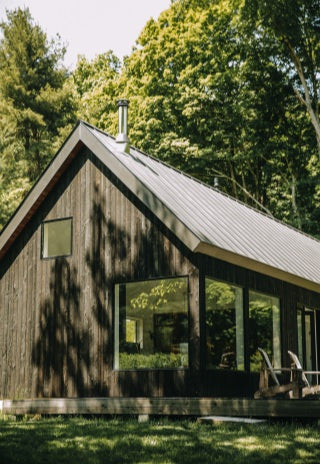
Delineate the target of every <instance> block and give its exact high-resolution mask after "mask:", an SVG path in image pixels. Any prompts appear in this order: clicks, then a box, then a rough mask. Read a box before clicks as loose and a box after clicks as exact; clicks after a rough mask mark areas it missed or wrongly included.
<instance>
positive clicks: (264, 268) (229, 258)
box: [193, 242, 320, 293]
mask: <svg viewBox="0 0 320 464" xmlns="http://www.w3.org/2000/svg"><path fill="white" fill-rule="evenodd" d="M193 251H194V252H195V253H202V254H205V255H208V256H212V257H213V258H217V259H221V260H222V261H226V262H228V263H231V264H235V265H236V266H241V267H244V268H246V269H250V270H251V271H255V272H259V273H260V274H264V275H267V276H269V277H273V278H276V279H279V280H282V281H284V282H287V283H289V284H292V285H296V286H298V287H302V288H305V289H307V290H311V291H314V292H317V293H320V283H317V282H314V281H311V280H307V279H304V278H302V277H299V276H297V275H294V274H291V273H290V272H286V271H284V270H281V269H278V268H275V267H272V266H270V265H268V264H264V263H262V262H259V261H255V260H253V259H251V258H248V257H246V256H242V255H239V254H236V253H233V252H231V251H228V250H224V249H222V248H219V247H217V246H215V245H211V244H209V243H204V242H201V243H199V245H198V246H197V247H196V248H195V249H194V250H193Z"/></svg>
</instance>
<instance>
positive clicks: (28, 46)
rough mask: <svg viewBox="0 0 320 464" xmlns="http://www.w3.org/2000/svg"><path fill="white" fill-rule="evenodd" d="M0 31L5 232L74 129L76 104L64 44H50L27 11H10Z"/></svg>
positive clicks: (0, 182)
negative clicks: (63, 137) (64, 134)
mask: <svg viewBox="0 0 320 464" xmlns="http://www.w3.org/2000/svg"><path fill="white" fill-rule="evenodd" d="M0 29H1V32H2V38H1V40H0V133H1V140H0V165H1V174H0V198H1V200H2V201H1V204H0V226H1V224H2V225H3V223H4V221H5V220H7V219H8V217H9V215H10V214H11V213H12V212H13V210H14V209H15V207H16V206H17V204H18V203H19V202H20V201H21V199H22V198H23V196H24V195H25V193H26V191H27V190H29V188H30V186H31V185H32V183H33V182H34V181H35V179H36V178H37V177H38V176H39V175H40V173H41V172H42V171H43V169H44V167H45V165H46V164H47V163H48V161H49V160H50V159H51V157H52V155H53V154H54V149H55V148H56V147H57V144H58V143H59V141H61V135H62V134H61V131H62V129H63V128H65V127H67V126H69V129H70V127H71V126H70V124H71V123H72V122H73V121H74V111H75V103H74V94H73V92H72V91H71V89H70V85H69V83H68V82H67V77H68V76H67V71H66V69H65V68H64V67H63V66H62V65H61V60H62V58H63V56H64V53H65V49H64V47H63V45H61V43H60V40H59V38H57V39H55V40H52V41H48V39H47V36H46V34H45V33H44V32H43V31H42V30H41V28H40V26H38V25H36V24H35V23H34V21H33V19H32V17H31V14H30V12H29V10H28V9H20V8H18V9H17V10H14V11H7V21H6V22H2V23H1V24H0Z"/></svg>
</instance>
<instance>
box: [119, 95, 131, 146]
mask: <svg viewBox="0 0 320 464" xmlns="http://www.w3.org/2000/svg"><path fill="white" fill-rule="evenodd" d="M117 105H118V121H119V122H118V125H119V127H118V131H119V132H118V135H117V137H116V142H117V143H121V144H122V145H123V147H122V149H123V151H124V152H126V153H130V145H129V137H128V106H129V102H128V100H118V101H117Z"/></svg>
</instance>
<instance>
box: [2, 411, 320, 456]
mask: <svg viewBox="0 0 320 464" xmlns="http://www.w3.org/2000/svg"><path fill="white" fill-rule="evenodd" d="M319 445H320V436H319V428H317V427H310V426H309V427H301V426H295V425H265V426H259V427H257V426H255V427H254V426H239V425H238V424H237V425H231V424H229V425H223V426H219V427H212V426H208V425H200V424H197V423H193V422H187V421H183V422H168V421H163V420H161V421H157V422H156V421H152V422H149V423H146V424H139V423H138V422H137V421H134V420H120V419H117V420H102V419H91V420H89V419H83V418H71V419H61V418H57V419H41V420H39V421H30V420H29V421H26V420H23V421H20V422H13V421H10V420H8V421H5V420H0V462H1V463H6V464H13V463H14V464H19V463H21V464H22V463H23V464H29V463H30V464H31V463H32V464H38V463H39V464H40V463H44V462H45V463H48V464H51V463H52V464H53V463H59V464H64V463H68V464H73V463H77V464H79V463H86V464H93V463H94V464H95V463H108V464H115V463H173V464H179V463H183V464H188V463H199V464H200V463H201V464H206V463H232V464H244V463H246V464H252V463H272V464H277V463H279V464H280V463H281V464H283V463H286V464H287V463H294V464H300V463H301V464H302V463H304V464H305V463H317V462H320V446H319Z"/></svg>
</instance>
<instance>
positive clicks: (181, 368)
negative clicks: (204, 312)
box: [111, 274, 191, 372]
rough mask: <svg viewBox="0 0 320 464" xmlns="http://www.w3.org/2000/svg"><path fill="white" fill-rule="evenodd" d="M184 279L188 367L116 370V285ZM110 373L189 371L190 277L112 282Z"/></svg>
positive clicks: (157, 277)
mask: <svg viewBox="0 0 320 464" xmlns="http://www.w3.org/2000/svg"><path fill="white" fill-rule="evenodd" d="M181 278H185V279H186V280H187V313H188V314H187V316H188V366H187V367H139V368H120V367H119V368H116V367H115V348H116V347H115V318H116V298H115V293H116V292H115V289H116V285H124V284H134V283H139V282H152V281H153V280H169V279H170V280H172V279H181ZM112 301H113V303H112V307H113V310H112V335H111V336H112V371H113V372H140V371H141V372H154V371H187V370H189V369H190V344H191V316H190V276H189V275H188V274H183V275H180V274H179V275H170V276H156V277H149V278H148V277H146V278H144V279H143V278H139V279H133V280H119V281H114V282H113V284H112Z"/></svg>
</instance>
